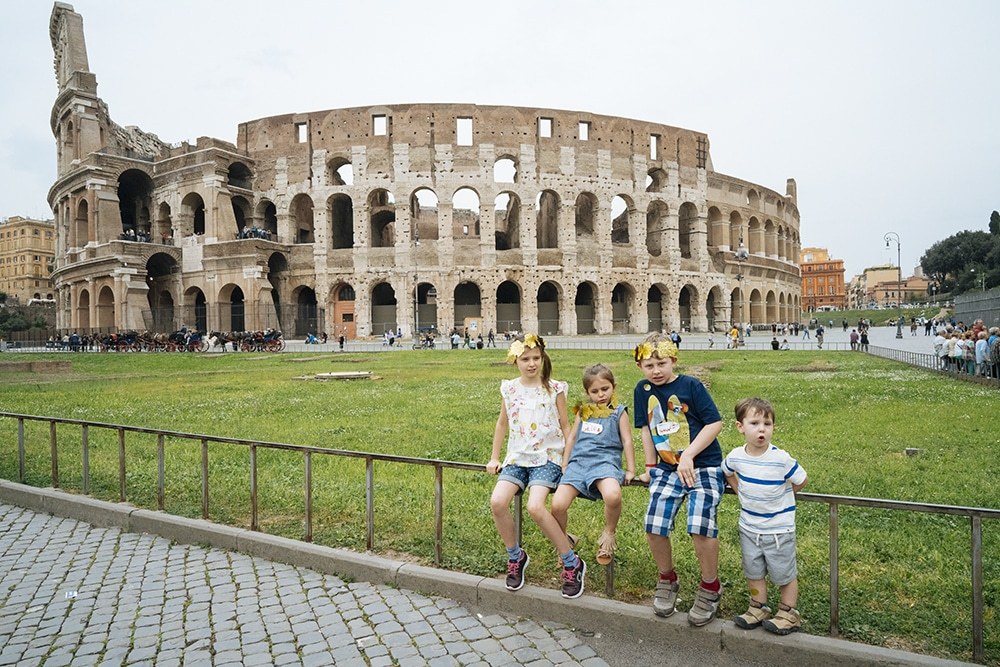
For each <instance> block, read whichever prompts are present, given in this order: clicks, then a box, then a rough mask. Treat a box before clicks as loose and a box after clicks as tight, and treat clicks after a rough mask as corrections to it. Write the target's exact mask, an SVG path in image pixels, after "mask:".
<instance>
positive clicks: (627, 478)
mask: <svg viewBox="0 0 1000 667" xmlns="http://www.w3.org/2000/svg"><path fill="white" fill-rule="evenodd" d="M633 479H635V473H634V472H632V471H631V470H626V471H625V486H628V485H629V483H630V482H631V481H632V480H633Z"/></svg>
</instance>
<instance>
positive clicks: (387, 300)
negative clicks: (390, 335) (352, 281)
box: [371, 283, 396, 335]
mask: <svg viewBox="0 0 1000 667" xmlns="http://www.w3.org/2000/svg"><path fill="white" fill-rule="evenodd" d="M371 299H372V313H371V322H372V333H373V334H375V335H380V334H383V333H385V332H386V331H389V330H390V329H392V330H393V331H395V330H396V291H395V290H394V289H392V285H389V284H388V283H379V284H378V285H375V287H374V288H372V297H371Z"/></svg>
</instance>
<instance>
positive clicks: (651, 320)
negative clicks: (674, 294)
mask: <svg viewBox="0 0 1000 667" xmlns="http://www.w3.org/2000/svg"><path fill="white" fill-rule="evenodd" d="M669 299H670V293H669V292H668V291H667V288H666V286H665V285H662V284H658V283H657V284H653V285H650V286H649V290H648V291H647V292H646V330H647V331H663V330H664V329H666V322H665V316H666V315H667V314H668V313H669V312H670V308H669Z"/></svg>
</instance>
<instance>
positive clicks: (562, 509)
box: [552, 484, 580, 533]
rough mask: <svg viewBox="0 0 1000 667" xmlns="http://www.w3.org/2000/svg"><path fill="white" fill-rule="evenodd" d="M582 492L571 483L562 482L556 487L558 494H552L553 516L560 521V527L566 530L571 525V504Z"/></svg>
mask: <svg viewBox="0 0 1000 667" xmlns="http://www.w3.org/2000/svg"><path fill="white" fill-rule="evenodd" d="M579 494H580V492H579V491H577V490H576V487H574V486H572V485H570V484H560V485H559V488H558V489H556V494H555V495H554V496H552V516H553V517H554V518H555V520H556V521H557V522H558V523H559V527H560V528H562V530H563V532H564V533H565V532H566V526H568V525H569V506H570V505H572V504H573V501H574V500H575V499H576V497H577V496H578V495H579Z"/></svg>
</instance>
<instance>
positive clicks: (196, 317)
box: [181, 287, 221, 331]
mask: <svg viewBox="0 0 1000 667" xmlns="http://www.w3.org/2000/svg"><path fill="white" fill-rule="evenodd" d="M182 308H183V313H182V315H181V324H183V325H185V326H187V327H189V328H190V327H192V326H193V328H195V329H197V330H198V331H208V299H206V298H205V293H204V292H203V291H202V290H201V288H200V287H189V288H188V289H187V290H186V291H185V292H184V297H183V305H182ZM220 328H221V327H220Z"/></svg>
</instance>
